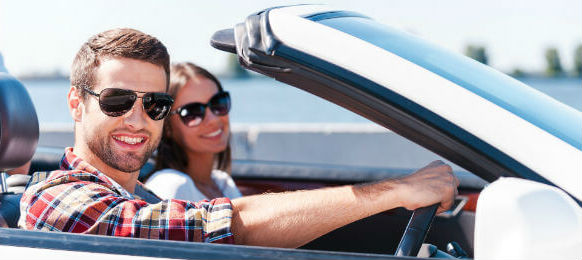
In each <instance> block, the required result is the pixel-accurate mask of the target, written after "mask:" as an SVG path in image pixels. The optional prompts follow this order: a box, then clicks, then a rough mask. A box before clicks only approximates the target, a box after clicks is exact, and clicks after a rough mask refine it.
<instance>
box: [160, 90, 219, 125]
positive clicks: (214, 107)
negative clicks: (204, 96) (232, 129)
mask: <svg viewBox="0 0 582 260" xmlns="http://www.w3.org/2000/svg"><path fill="white" fill-rule="evenodd" d="M206 107H208V108H209V109H210V111H212V113H214V114H215V115H217V116H225V115H227V114H228V111H230V95H229V94H228V92H226V91H221V92H218V93H216V95H214V96H212V98H210V100H209V101H208V103H206V104H202V103H198V102H195V103H188V104H186V105H183V106H181V107H179V108H177V109H176V110H174V111H172V112H170V113H171V114H178V115H179V116H180V119H182V123H184V125H186V126H188V127H194V126H197V125H200V124H201V123H202V121H204V115H206Z"/></svg>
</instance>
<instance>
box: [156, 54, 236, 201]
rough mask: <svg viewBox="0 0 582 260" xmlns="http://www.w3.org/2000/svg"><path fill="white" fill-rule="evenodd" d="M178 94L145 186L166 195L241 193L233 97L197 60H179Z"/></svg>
mask: <svg viewBox="0 0 582 260" xmlns="http://www.w3.org/2000/svg"><path fill="white" fill-rule="evenodd" d="M170 75H171V76H170V89H169V90H168V92H169V94H170V95H172V97H174V100H175V101H174V105H173V106H172V111H171V112H170V116H169V117H168V118H167V119H166V122H165V123H164V133H163V135H162V140H161V142H160V146H159V147H158V153H157V156H156V166H155V170H156V172H155V173H154V174H153V175H152V176H150V177H149V179H148V180H147V182H146V184H145V185H146V187H148V188H149V189H150V190H152V191H153V192H154V193H156V194H157V195H158V196H160V197H162V198H164V199H170V198H176V199H183V200H189V201H199V200H203V199H209V200H210V199H213V198H218V197H229V198H237V197H240V196H242V195H241V193H240V191H239V190H238V189H237V187H236V185H235V184H234V181H233V180H232V178H231V177H230V174H229V173H230V165H231V158H230V144H229V139H230V122H229V118H228V112H229V110H230V96H229V94H228V92H226V91H224V90H223V89H222V86H221V84H220V82H219V81H218V79H217V78H216V77H215V76H213V75H212V74H210V73H209V72H208V71H206V70H205V69H203V68H200V67H198V66H196V65H194V64H192V63H179V64H174V65H172V67H171V71H170Z"/></svg>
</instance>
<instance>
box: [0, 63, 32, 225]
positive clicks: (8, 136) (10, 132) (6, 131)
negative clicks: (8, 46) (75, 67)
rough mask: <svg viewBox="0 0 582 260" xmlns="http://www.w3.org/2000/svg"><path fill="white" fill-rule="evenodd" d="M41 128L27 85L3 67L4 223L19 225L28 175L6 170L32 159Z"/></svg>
mask: <svg viewBox="0 0 582 260" xmlns="http://www.w3.org/2000/svg"><path fill="white" fill-rule="evenodd" d="M38 137H39V128H38V118H37V116H36V110H35V108H34V105H33V104H32V100H31V99H30V96H29V95H28V92H27V91H26V89H25V88H24V86H23V85H22V84H21V83H20V82H19V81H18V80H17V79H16V78H14V77H13V76H11V75H10V74H8V73H7V72H6V71H3V70H0V226H1V227H16V223H17V221H18V217H19V215H20V209H19V204H20V197H21V196H22V192H23V191H24V186H25V184H26V182H27V181H28V178H29V176H27V175H19V174H16V175H13V176H9V175H7V174H6V173H5V172H4V171H6V170H10V169H13V168H17V167H19V166H21V165H23V164H25V163H26V162H28V161H29V160H30V159H31V158H32V156H33V155H34V153H35V150H36V146H37V143H38Z"/></svg>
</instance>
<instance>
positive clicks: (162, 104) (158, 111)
mask: <svg viewBox="0 0 582 260" xmlns="http://www.w3.org/2000/svg"><path fill="white" fill-rule="evenodd" d="M82 88H83V89H84V90H85V91H87V93H89V94H91V95H93V96H96V97H98V98H99V107H100V108H101V111H103V113H104V114H106V115H108V116H111V117H118V116H122V115H124V114H125V113H127V112H128V111H129V110H131V108H132V107H133V104H134V103H135V101H136V100H137V99H138V98H141V99H142V103H143V109H144V111H145V112H146V114H147V115H148V116H149V117H150V118H151V119H153V120H161V119H164V117H166V116H167V115H168V113H169V112H170V109H171V108H172V104H173V103H174V99H172V97H171V96H170V95H168V94H167V93H158V92H141V91H133V90H129V89H120V88H106V89H104V90H101V93H99V94H97V93H95V92H94V91H92V90H90V89H89V88H87V87H85V86H82ZM137 93H145V94H144V95H143V96H141V97H138V96H137Z"/></svg>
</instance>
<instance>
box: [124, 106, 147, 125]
mask: <svg viewBox="0 0 582 260" xmlns="http://www.w3.org/2000/svg"><path fill="white" fill-rule="evenodd" d="M146 116H147V115H146V113H145V111H144V109H143V103H142V100H141V98H139V99H137V100H136V101H135V103H134V104H133V107H132V108H131V110H130V111H128V112H127V113H126V114H125V115H124V117H125V118H124V120H123V121H124V123H125V124H126V125H127V126H129V127H130V128H132V129H134V130H140V129H143V128H144V127H145V125H146V124H147V121H146V120H147V118H145V117H146Z"/></svg>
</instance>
